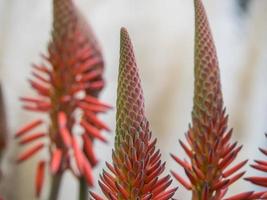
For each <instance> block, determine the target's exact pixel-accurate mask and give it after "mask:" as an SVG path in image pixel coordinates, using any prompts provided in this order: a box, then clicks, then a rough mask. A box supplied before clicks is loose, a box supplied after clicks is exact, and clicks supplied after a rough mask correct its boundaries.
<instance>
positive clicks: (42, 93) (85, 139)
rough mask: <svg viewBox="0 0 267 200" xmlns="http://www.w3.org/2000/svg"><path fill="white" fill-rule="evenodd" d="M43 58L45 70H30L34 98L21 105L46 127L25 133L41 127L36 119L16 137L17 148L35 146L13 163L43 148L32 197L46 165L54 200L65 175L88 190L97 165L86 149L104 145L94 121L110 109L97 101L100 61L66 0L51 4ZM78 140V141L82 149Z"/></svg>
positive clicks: (92, 40) (84, 26)
mask: <svg viewBox="0 0 267 200" xmlns="http://www.w3.org/2000/svg"><path fill="white" fill-rule="evenodd" d="M43 57H44V59H45V61H46V64H42V65H34V66H33V67H34V69H33V73H32V74H33V77H34V79H32V80H30V84H31V86H32V87H33V88H34V89H35V90H36V91H37V93H38V97H36V98H30V97H25V98H21V100H22V101H23V102H24V103H25V105H24V108H25V109H26V110H30V111H35V112H42V113H46V115H48V116H49V123H48V126H49V127H48V129H47V130H44V131H37V132H34V133H31V132H33V131H35V129H37V128H39V127H40V126H41V125H42V124H44V120H42V119H36V120H34V121H32V122H31V123H29V124H27V125H25V126H24V127H22V128H21V129H20V130H19V131H18V132H17V133H16V137H17V138H19V139H20V144H22V145H24V144H32V143H35V144H34V146H32V147H31V148H30V149H28V150H27V151H26V152H24V153H22V154H21V155H20V156H19V157H18V162H21V161H24V160H27V159H28V158H29V157H31V156H33V155H34V154H36V153H37V152H39V151H40V150H41V149H43V148H44V147H45V146H47V147H48V149H49V152H50V156H51V159H50V161H49V162H47V161H44V160H41V161H40V162H39V164H38V167H37V174H36V193H37V196H39V195H40V192H41V189H42V185H43V179H44V171H45V170H44V169H45V165H47V164H49V166H50V171H51V173H52V174H53V175H54V176H53V182H52V188H51V189H52V191H51V195H50V199H56V196H57V192H58V188H59V185H60V184H59V183H60V180H61V177H62V174H63V172H64V171H65V170H66V169H70V170H71V171H72V172H73V174H74V175H75V176H77V177H78V178H80V179H84V180H85V181H86V182H87V184H88V185H92V184H93V177H92V169H91V168H92V167H94V166H95V165H96V164H97V158H96V156H95V153H94V150H93V146H92V143H93V140H94V139H99V140H101V141H104V142H105V141H106V140H105V138H104V137H103V136H102V134H101V130H107V131H108V130H109V128H108V127H107V126H106V125H105V123H103V122H102V121H101V120H100V119H98V118H97V116H96V115H97V114H98V113H103V112H106V111H107V110H109V109H110V106H108V105H106V104H104V103H102V102H100V101H99V100H98V99H97V94H98V93H99V92H100V90H101V89H102V88H103V86H104V81H103V77H102V73H103V67H104V65H103V59H102V55H101V52H100V49H99V47H98V45H97V43H96V40H95V37H94V35H93V34H92V31H91V30H90V28H89V25H88V24H87V23H86V21H85V20H84V19H83V17H82V16H81V15H80V13H79V12H78V10H77V9H76V7H75V6H74V4H73V2H72V0H54V22H53V31H52V41H51V42H50V44H49V47H48V56H43ZM77 125H78V126H81V127H82V130H81V131H80V134H79V135H77V136H75V134H74V131H73V130H74V128H75V127H77ZM78 136H81V137H80V139H81V140H82V147H80V144H79V141H78ZM43 138H48V143H44V142H43V141H42V142H37V141H39V140H40V139H43ZM85 192H86V191H85Z"/></svg>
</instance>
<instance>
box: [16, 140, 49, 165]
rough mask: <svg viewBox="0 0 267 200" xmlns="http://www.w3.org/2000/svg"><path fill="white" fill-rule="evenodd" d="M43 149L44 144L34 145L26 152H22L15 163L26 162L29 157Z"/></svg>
mask: <svg viewBox="0 0 267 200" xmlns="http://www.w3.org/2000/svg"><path fill="white" fill-rule="evenodd" d="M43 147H44V144H43V143H39V144H37V145H35V146H34V147H32V148H30V149H28V150H27V151H26V152H24V153H23V154H21V155H20V156H19V157H18V159H17V162H18V163H20V162H22V161H25V160H27V159H28V158H29V157H31V156H33V155H34V154H36V153H37V152H39V151H40V150H41V149H42V148H43Z"/></svg>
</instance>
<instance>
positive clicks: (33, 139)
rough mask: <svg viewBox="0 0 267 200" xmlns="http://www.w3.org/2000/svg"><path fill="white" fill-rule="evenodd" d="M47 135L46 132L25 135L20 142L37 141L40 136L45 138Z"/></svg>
mask: <svg viewBox="0 0 267 200" xmlns="http://www.w3.org/2000/svg"><path fill="white" fill-rule="evenodd" d="M44 137H46V134H45V133H35V134H33V135H30V136H27V137H24V138H22V139H21V140H20V142H19V144H21V145H23V144H27V143H29V142H32V141H35V140H37V139H39V138H44Z"/></svg>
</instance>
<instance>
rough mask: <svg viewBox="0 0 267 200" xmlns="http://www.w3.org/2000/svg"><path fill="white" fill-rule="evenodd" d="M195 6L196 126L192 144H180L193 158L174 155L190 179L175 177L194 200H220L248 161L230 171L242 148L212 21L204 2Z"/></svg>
mask: <svg viewBox="0 0 267 200" xmlns="http://www.w3.org/2000/svg"><path fill="white" fill-rule="evenodd" d="M194 5H195V91H194V106H193V111H192V126H190V127H189V131H188V132H187V134H186V139H187V142H188V144H189V146H188V145H186V144H185V143H183V142H182V141H180V144H181V146H182V148H183V149H184V150H185V152H186V154H187V155H188V157H189V158H190V163H189V162H187V161H186V160H181V159H180V158H178V157H176V156H174V155H172V157H173V159H174V160H175V161H176V162H177V163H178V164H179V165H181V166H182V167H183V168H184V170H185V173H186V175H187V177H188V179H189V181H187V180H185V179H183V178H182V177H181V176H180V175H179V174H177V173H175V172H172V174H173V176H174V177H175V178H176V179H177V180H178V181H179V182H180V183H181V184H182V185H183V186H184V187H185V188H187V189H188V190H192V199H193V200H200V199H201V200H211V199H213V200H220V199H222V198H223V197H224V196H225V194H226V191H227V188H228V186H230V185H231V184H233V183H234V182H235V181H237V180H238V179H239V178H240V177H242V176H243V175H244V173H245V172H244V171H243V172H238V170H239V169H241V168H242V167H243V166H244V165H245V164H246V162H247V160H245V161H242V162H240V163H238V164H236V165H235V166H232V167H231V168H229V165H230V164H231V163H232V162H233V161H234V160H235V158H236V156H237V154H238V152H239V151H240V150H241V148H242V146H238V145H237V143H236V142H235V143H232V142H231V141H230V139H231V136H232V130H228V128H227V121H228V116H227V115H226V114H225V109H224V108H223V97H222V91H221V83H220V72H219V65H218V60H217V55H216V49H215V46H214V42H213V38H212V34H211V30H210V27H209V22H208V19H207V16H206V13H205V9H204V6H203V4H202V2H201V0H194ZM259 195H262V194H259V193H253V192H247V193H242V194H238V195H236V196H234V197H231V198H229V199H232V200H234V199H239V200H240V199H254V198H256V197H258V196H259Z"/></svg>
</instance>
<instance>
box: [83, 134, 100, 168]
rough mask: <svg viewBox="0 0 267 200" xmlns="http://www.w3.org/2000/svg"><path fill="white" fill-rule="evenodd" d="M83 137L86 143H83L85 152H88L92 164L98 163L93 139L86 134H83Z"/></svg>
mask: <svg viewBox="0 0 267 200" xmlns="http://www.w3.org/2000/svg"><path fill="white" fill-rule="evenodd" d="M82 138H83V142H84V144H83V147H84V152H85V153H86V155H87V157H88V159H89V161H90V163H91V164H92V166H95V165H96V164H97V163H98V160H97V158H96V155H95V153H94V150H93V144H92V141H91V139H90V138H89V137H88V136H87V135H85V134H83V135H82Z"/></svg>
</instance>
